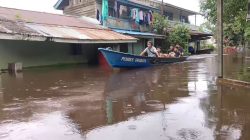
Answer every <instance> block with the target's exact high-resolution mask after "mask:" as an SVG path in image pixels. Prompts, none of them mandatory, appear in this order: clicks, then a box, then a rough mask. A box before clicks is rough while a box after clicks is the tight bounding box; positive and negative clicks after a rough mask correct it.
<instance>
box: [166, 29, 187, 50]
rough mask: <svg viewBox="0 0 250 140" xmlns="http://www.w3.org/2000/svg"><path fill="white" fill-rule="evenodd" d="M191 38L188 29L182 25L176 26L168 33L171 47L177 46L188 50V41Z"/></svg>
mask: <svg viewBox="0 0 250 140" xmlns="http://www.w3.org/2000/svg"><path fill="white" fill-rule="evenodd" d="M190 38H191V36H190V33H189V28H187V27H186V26H184V25H176V26H175V27H174V28H173V30H172V31H171V32H170V33H169V42H170V43H171V44H173V45H176V44H179V45H180V46H182V47H183V48H184V49H185V50H188V41H189V39H190Z"/></svg>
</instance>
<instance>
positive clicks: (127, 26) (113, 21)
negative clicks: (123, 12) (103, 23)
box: [107, 17, 150, 32]
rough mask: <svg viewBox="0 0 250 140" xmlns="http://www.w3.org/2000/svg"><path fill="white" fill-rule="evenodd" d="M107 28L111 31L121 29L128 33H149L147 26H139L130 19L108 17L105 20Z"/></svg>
mask: <svg viewBox="0 0 250 140" xmlns="http://www.w3.org/2000/svg"><path fill="white" fill-rule="evenodd" d="M107 26H108V27H109V28H113V29H122V30H129V31H139V32H150V26H149V25H145V24H143V25H139V24H137V23H135V21H133V20H130V19H121V18H115V17H109V18H108V19H107Z"/></svg>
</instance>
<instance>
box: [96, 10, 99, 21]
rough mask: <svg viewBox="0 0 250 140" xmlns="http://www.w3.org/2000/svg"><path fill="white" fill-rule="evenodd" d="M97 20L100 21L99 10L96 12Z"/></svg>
mask: <svg viewBox="0 0 250 140" xmlns="http://www.w3.org/2000/svg"><path fill="white" fill-rule="evenodd" d="M96 19H97V20H98V21H99V19H100V12H99V10H98V9H97V11H96Z"/></svg>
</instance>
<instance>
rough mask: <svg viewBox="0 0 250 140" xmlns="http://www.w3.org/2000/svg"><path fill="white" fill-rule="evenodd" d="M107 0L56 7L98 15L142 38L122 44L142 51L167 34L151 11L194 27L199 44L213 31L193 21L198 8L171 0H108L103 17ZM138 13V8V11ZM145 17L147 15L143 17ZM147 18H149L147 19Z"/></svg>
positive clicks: (66, 0)
mask: <svg viewBox="0 0 250 140" xmlns="http://www.w3.org/2000/svg"><path fill="white" fill-rule="evenodd" d="M103 1H105V0H84V1H83V0H58V2H57V3H56V4H55V6H54V7H55V8H56V9H58V10H63V13H64V14H65V15H77V16H88V17H92V18H96V19H98V20H100V21H101V22H103V25H104V26H106V27H109V28H111V29H113V30H114V31H116V32H118V33H122V34H125V35H130V36H133V37H136V38H138V39H139V40H138V42H137V43H129V44H127V45H124V46H121V47H120V48H121V49H123V50H122V51H125V52H129V53H135V54H139V52H141V51H142V50H143V48H144V46H145V45H146V42H147V41H148V40H151V41H154V43H155V46H158V45H159V46H160V45H161V43H162V39H164V38H165V36H162V35H158V34H155V33H153V32H152V27H151V26H150V24H151V23H149V22H150V21H149V22H148V21H147V15H148V14H149V13H153V12H157V13H161V9H162V7H163V14H164V15H165V16H166V17H167V18H168V20H169V22H170V24H171V26H174V25H176V24H184V25H186V26H188V27H190V29H191V40H190V41H191V42H194V43H195V44H196V45H197V46H198V47H199V41H200V40H205V39H208V38H209V36H211V34H209V33H204V32H200V31H199V27H198V26H196V25H192V24H190V21H189V17H190V16H194V17H195V23H196V15H200V14H199V13H197V12H194V11H191V10H187V9H184V8H180V7H177V6H174V5H171V4H168V3H164V4H163V6H162V3H161V2H160V1H157V0H108V17H107V19H106V20H105V21H102V19H103V17H102V13H103V10H102V9H103V4H102V3H103ZM134 11H139V16H140V12H142V14H141V15H143V17H145V15H146V20H142V22H141V20H140V21H139V20H137V19H136V18H135V17H134V16H133V15H132V14H133V13H134ZM135 13H136V12H135ZM142 19H145V18H142ZM145 21H146V22H145Z"/></svg>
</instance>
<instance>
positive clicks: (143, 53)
mask: <svg viewBox="0 0 250 140" xmlns="http://www.w3.org/2000/svg"><path fill="white" fill-rule="evenodd" d="M146 51H147V48H146V49H144V50H143V51H142V52H141V54H140V56H144V55H145V53H146Z"/></svg>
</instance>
